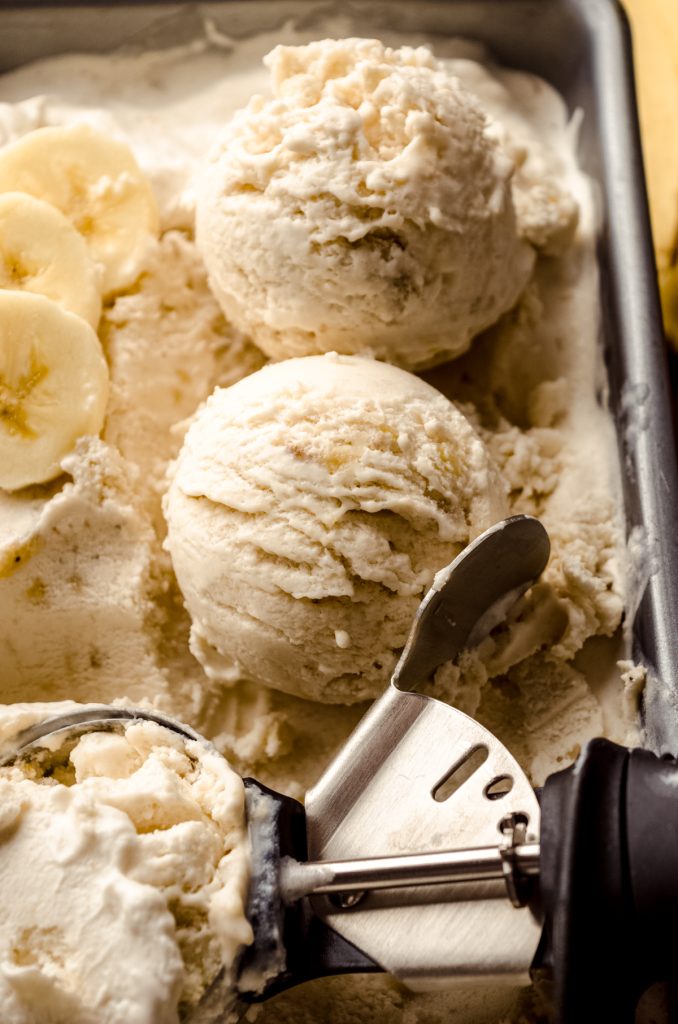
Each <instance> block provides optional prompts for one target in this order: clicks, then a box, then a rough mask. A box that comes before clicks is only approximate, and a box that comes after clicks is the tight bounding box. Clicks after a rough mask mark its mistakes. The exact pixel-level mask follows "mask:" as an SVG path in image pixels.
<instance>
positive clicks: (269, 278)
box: [197, 39, 534, 369]
mask: <svg viewBox="0 0 678 1024" xmlns="http://www.w3.org/2000/svg"><path fill="white" fill-rule="evenodd" d="M266 63H267V64H268V66H269V67H270V70H271V84H272V89H273V98H272V99H270V100H264V99H263V98H262V97H260V96H256V97H254V98H253V99H252V100H251V101H250V103H249V104H248V106H247V107H246V108H245V109H244V110H242V111H239V112H238V113H236V115H235V116H234V118H233V119H232V120H231V122H230V123H229V125H228V126H227V127H226V128H225V130H224V134H223V137H222V138H221V139H220V140H219V141H218V143H217V145H216V147H215V149H214V151H213V152H212V154H211V156H210V159H209V163H208V166H207V168H206V171H205V173H204V176H203V178H202V179H201V181H200V185H199V188H198V206H197V240H198V245H199V248H200V250H201V252H202V254H203V257H204V260H205V264H206V266H207V269H208V271H209V276H210V283H211V286H212V288H213V291H214V293H215V295H216V296H217V298H218V300H219V302H220V303H221V305H222V307H223V309H224V312H225V313H226V315H227V317H228V319H229V321H230V322H231V323H234V324H236V325H237V326H238V327H239V328H240V329H241V330H243V331H244V332H245V333H246V334H247V335H249V336H250V337H252V339H253V340H254V341H255V342H256V344H257V345H259V347H260V348H262V349H263V350H264V351H265V352H267V353H268V354H269V355H271V356H273V357H274V358H277V359H280V358H287V357H290V356H300V355H312V354H315V353H318V352H329V351H338V352H344V353H371V354H373V355H376V356H377V357H379V358H383V359H385V360H387V361H389V362H392V363H396V364H399V365H401V366H404V367H407V368H410V369H412V368H420V367H424V366H431V365H433V364H435V363H437V362H441V361H444V360H446V359H449V358H452V357H454V356H457V355H460V354H461V353H462V352H464V351H465V350H466V349H467V348H468V347H469V345H470V343H471V340H472V338H473V337H474V336H475V335H476V334H478V333H479V332H480V331H481V330H483V329H484V328H486V327H488V326H489V325H490V324H492V323H494V322H496V321H497V320H498V319H499V317H500V316H501V314H502V313H504V312H506V311H507V310H508V309H510V308H511V307H512V306H513V305H514V304H515V302H516V300H517V299H518V297H519V295H520V293H521V292H522V290H523V288H524V287H525V284H526V283H527V280H528V278H529V276H530V274H531V271H532V267H533V263H534V251H533V249H532V247H531V246H530V245H529V244H527V243H526V242H525V241H523V240H522V239H521V238H519V235H518V231H517V228H516V214H515V210H514V206H513V199H512V196H511V175H512V173H513V170H514V166H513V162H512V160H511V159H510V158H509V156H508V155H507V153H506V152H505V151H503V150H502V148H501V146H500V145H499V143H498V142H497V140H496V137H495V135H494V134H493V130H492V126H491V125H490V123H489V120H488V118H487V117H486V115H485V113H484V112H483V110H482V108H481V106H480V104H479V103H478V101H477V100H476V99H475V98H474V97H473V96H472V95H471V94H470V93H469V92H467V91H466V89H465V88H464V87H463V86H462V85H461V83H460V81H459V80H458V79H457V78H455V77H454V76H453V75H452V74H451V73H450V71H449V70H448V69H447V68H446V67H445V65H444V63H443V62H441V61H439V60H437V59H436V58H434V57H433V55H432V54H431V52H430V51H429V50H428V49H426V48H425V47H419V48H417V49H413V48H411V47H402V48H401V49H391V48H390V47H387V46H384V45H383V44H382V43H381V42H379V41H377V40H374V39H341V40H332V39H326V40H323V41H320V42H314V43H311V44H309V45H307V46H297V47H293V46H278V47H276V48H275V49H274V50H273V51H272V53H271V54H269V56H268V57H267V58H266Z"/></svg>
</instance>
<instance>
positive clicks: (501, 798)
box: [4, 516, 678, 1024]
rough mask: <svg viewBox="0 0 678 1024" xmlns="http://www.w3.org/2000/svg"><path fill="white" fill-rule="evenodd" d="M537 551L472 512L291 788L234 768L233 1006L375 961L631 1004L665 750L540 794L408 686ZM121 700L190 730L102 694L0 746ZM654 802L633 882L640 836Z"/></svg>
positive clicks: (606, 747) (510, 527) (217, 993)
mask: <svg viewBox="0 0 678 1024" xmlns="http://www.w3.org/2000/svg"><path fill="white" fill-rule="evenodd" d="M548 557H549V541H548V536H547V534H546V531H545V530H544V528H543V527H542V526H541V524H540V523H539V522H538V521H537V520H535V519H532V518H530V517H527V516H516V517H513V518H511V519H508V520H505V521H504V522H502V523H499V524H498V525H497V526H495V527H493V528H492V529H490V530H488V531H487V532H486V533H484V534H483V535H482V536H481V537H479V538H478V539H477V540H476V541H475V542H474V543H473V544H471V545H469V547H467V548H466V549H465V551H464V552H463V553H462V554H461V555H460V556H459V557H458V558H457V559H456V560H455V561H454V562H453V563H452V564H451V565H450V566H448V567H447V568H446V569H444V570H442V571H441V572H440V573H438V574H437V576H436V578H435V580H434V583H433V586H432V587H431V590H430V591H429V592H428V594H427V595H426V597H425V598H424V600H423V601H422V604H421V606H420V608H419V610H418V613H417V616H416V619H415V622H414V624H413V626H412V630H411V633H410V636H409V638H408V641H407V644H406V646H405V649H404V651H403V654H402V656H401V659H400V661H399V662H398V665H397V667H396V670H395V672H394V675H393V678H392V680H391V683H390V685H389V687H388V689H387V692H386V693H385V694H384V695H383V696H382V697H381V698H380V699H379V700H377V701H376V702H375V703H374V704H373V705H372V707H371V708H370V710H369V711H368V712H367V714H366V715H365V717H364V718H363V720H362V721H361V722H360V724H359V725H358V727H357V728H356V730H355V731H354V733H353V734H352V736H351V737H350V738H349V740H348V741H347V743H346V744H345V746H344V747H343V749H342V750H341V751H340V752H339V754H338V755H337V757H336V758H335V759H334V761H333V762H332V763H331V764H330V766H329V767H328V769H327V770H326V771H325V773H324V774H323V776H322V778H321V779H320V781H319V782H318V783H317V785H316V786H315V787H313V789H312V790H311V791H310V792H309V793H308V794H307V798H306V803H305V806H304V807H302V805H301V804H299V803H298V802H297V801H294V800H291V799H290V798H288V797H284V796H281V795H280V794H278V793H274V792H272V791H270V790H268V789H266V788H265V787H263V786H261V785H260V784H259V783H257V782H256V781H255V780H252V779H247V780H245V785H246V789H247V809H248V822H249V833H250V840H251V846H252V880H251V885H250V896H249V904H248V916H249V919H250V922H251V924H252V926H253V930H254V936H255V938H254V943H253V944H252V946H251V947H249V948H248V949H246V950H245V952H244V953H243V955H242V957H241V960H240V963H239V966H238V979H237V985H238V990H239V994H240V999H241V1004H240V1005H241V1006H243V1005H246V1004H247V1003H249V1002H252V1001H260V1000H262V999H267V998H270V997H271V996H272V995H274V994H275V993H276V992H279V991H281V990H282V989H284V988H287V987H290V986H291V985H294V984H298V983H299V982H303V981H306V980H309V979H311V978H314V977H320V976H325V975H328V974H337V973H348V972H359V973H364V972H367V971H380V970H386V971H389V972H390V973H392V974H393V975H395V976H396V977H398V978H399V979H400V980H401V981H403V982H404V983H405V984H406V985H408V986H409V987H410V988H412V989H414V990H432V989H439V988H446V987H448V986H450V985H451V984H452V983H453V982H455V981H463V980H467V981H468V980H474V979H476V980H477V979H478V978H479V977H483V978H491V979H493V980H494V981H502V980H503V981H507V982H509V983H513V984H517V983H521V982H522V983H525V982H527V981H528V980H529V978H530V976H531V975H532V976H533V977H534V976H537V977H540V978H543V977H547V978H549V979H553V983H554V986H555V1002H556V1007H557V1012H558V1014H559V1017H558V1019H559V1021H560V1022H561V1024H562V1022H568V1024H569V1022H570V1021H577V1024H582V1022H586V1021H588V1020H591V1021H594V1020H595V1021H596V1022H598V1021H600V1020H601V1019H614V1020H615V1024H620V1022H621V1021H623V1020H626V1019H628V1020H629V1021H631V1020H633V1006H634V1005H635V1000H636V999H637V997H638V995H639V993H640V991H642V986H643V985H644V984H645V983H646V982H647V981H648V980H653V979H654V978H655V977H661V976H663V975H662V974H661V972H660V973H659V974H658V973H657V970H658V968H657V963H658V962H659V961H658V960H657V957H656V956H655V957H654V959H653V958H652V957H648V950H650V951H652V950H654V949H656V943H653V942H651V941H650V940H649V939H648V938H647V934H646V933H647V927H645V930H644V931H642V929H641V931H642V934H643V935H644V939H643V943H644V947H643V948H642V949H640V950H639V951H638V958H637V962H635V963H632V962H631V959H632V956H633V953H634V951H636V946H637V936H635V938H634V929H635V930H636V931H637V930H638V928H639V927H640V926H641V925H643V926H646V925H647V921H648V920H651V921H653V922H654V923H655V925H656V926H657V928H658V929H659V932H660V933H661V935H664V934H665V930H666V927H668V924H669V920H670V919H671V924H672V923H673V920H675V910H676V908H678V871H675V872H674V873H675V877H676V881H675V882H672V883H671V884H668V882H667V883H666V884H665V886H664V891H665V893H668V895H667V900H668V906H669V907H670V908H672V910H673V917H671V913H670V912H667V907H666V905H665V903H663V902H662V898H660V897H659V896H658V888H657V886H658V879H659V878H660V877H663V875H665V874H666V869H664V871H663V875H662V871H660V870H659V865H660V864H661V861H662V856H665V857H666V858H667V861H668V858H670V857H673V859H674V861H675V862H677V863H678V814H676V813H675V812H674V813H673V815H671V814H670V813H669V812H670V809H671V808H672V807H673V806H674V805H675V802H676V800H677V799H678V768H676V766H675V763H674V762H670V763H669V762H666V761H659V760H658V759H657V758H655V757H654V755H652V754H650V753H649V752H647V751H634V752H632V753H631V754H629V752H628V751H627V750H625V749H624V748H621V747H617V746H615V745H614V744H611V743H608V742H607V741H604V740H596V741H593V742H592V743H591V744H589V745H588V747H587V748H586V750H585V751H584V753H583V754H582V756H581V758H580V759H579V761H578V762H577V764H576V765H575V766H574V767H573V768H571V769H567V770H566V771H565V772H560V773H558V774H557V775H555V776H552V777H551V778H550V779H549V780H548V781H547V784H546V787H545V789H544V791H543V793H542V795H541V808H540V802H539V800H538V798H537V795H536V794H535V792H534V790H533V789H532V787H531V786H530V784H529V781H528V779H527V777H526V776H525V774H524V772H523V771H522V770H521V768H520V766H519V765H518V763H517V762H516V761H515V759H514V758H513V757H512V756H511V754H510V753H509V752H508V751H507V750H506V748H505V747H504V746H503V745H502V744H501V743H500V742H499V741H498V740H497V739H496V737H495V736H493V735H492V734H491V733H490V732H489V731H488V730H486V729H484V728H483V727H482V726H481V725H479V724H478V723H477V722H475V721H473V720H472V719H470V718H468V717H467V716H466V715H464V714H462V713H461V712H459V711H457V710H455V709H454V708H451V707H449V706H447V705H445V704H442V703H441V702H440V701H437V700H435V699H433V698H431V697H427V696H425V695H423V694H421V693H417V692H416V687H417V686H418V685H420V684H421V683H423V682H424V681H425V680H426V679H427V678H428V677H429V676H430V674H431V673H432V672H433V671H434V670H435V669H436V668H437V667H438V666H439V665H442V664H444V663H445V662H447V661H449V660H451V659H453V658H454V657H456V656H457V654H458V653H459V652H460V651H461V650H462V649H464V648H466V647H472V646H473V645H474V644H476V643H478V642H479V641H480V640H481V639H482V638H483V637H484V636H486V635H487V634H488V633H489V632H490V631H491V630H492V628H494V626H496V625H498V624H499V623H500V622H501V621H502V619H503V618H504V617H505V615H506V613H507V611H508V610H509V608H510V607H511V606H512V605H513V604H514V602H515V601H516V600H517V599H518V597H520V596H521V595H522V594H523V593H524V592H525V591H526V590H527V589H528V588H529V587H530V586H531V585H532V584H533V583H534V582H535V581H536V580H537V579H538V577H539V576H540V574H541V572H542V571H543V569H544V567H545V565H546V563H547V561H548ZM138 718H141V719H150V720H152V721H154V722H157V723H158V724H160V725H164V726H166V727H167V728H170V729H172V730H173V731H175V732H178V733H179V734H180V735H182V736H184V737H186V738H190V739H198V740H201V741H202V742H204V743H207V741H206V740H204V739H203V738H202V737H200V736H199V735H198V734H197V733H195V732H194V731H193V730H192V729H190V728H188V727H186V726H183V725H180V724H178V723H176V722H174V721H173V720H172V719H168V718H166V717H165V716H163V715H159V714H154V713H149V712H145V711H137V710H135V709H118V708H107V707H102V708H101V709H87V710H86V711H82V712H76V713H75V714H72V715H66V716H59V717H58V718H55V719H51V720H48V721H46V722H42V723H40V724H39V725H38V726H35V727H32V728H31V729H29V730H27V731H26V732H25V733H23V734H22V735H21V736H20V737H19V738H18V740H17V745H16V746H15V747H14V749H13V750H12V751H11V752H8V753H7V756H6V757H5V761H4V763H7V762H8V761H9V760H14V759H16V758H17V757H22V756H26V755H32V754H33V753H35V752H36V751H37V750H39V749H40V748H41V747H44V746H48V747H49V748H50V749H54V746H55V745H57V746H59V747H60V748H61V747H62V746H63V745H64V744H66V743H74V742H76V740H77V738H78V737H79V736H81V735H82V734H83V733H84V732H87V731H92V730H100V729H124V728H125V727H126V725H128V724H129V722H130V720H134V719H138ZM582 780H587V781H586V784H585V785H584V784H583V781H582ZM671 787H673V789H672V788H671ZM651 794H654V795H653V796H652V798H650V797H651ZM662 801H663V802H664V803H663V805H662ZM660 805H662V806H661V807H660ZM655 811H659V812H660V817H659V818H658V819H657V820H656V821H654V824H653V828H654V832H653V834H654V837H655V846H656V850H655V852H654V854H653V858H654V860H653V866H654V875H653V880H652V881H650V882H648V881H647V878H646V876H645V874H644V871H643V865H644V864H645V863H646V855H647V842H645V841H644V840H645V839H646V838H647V827H648V821H649V820H650V819H651V817H652V813H654V812H655ZM661 812H663V813H661ZM648 816H649V817H648ZM540 819H541V827H540ZM674 820H675V821H676V826H675V828H673V826H671V829H668V831H667V830H666V828H664V831H663V832H662V828H663V826H665V824H666V822H667V821H670V822H673V821H674ZM540 842H541V846H540ZM673 855H675V856H673ZM644 858H645V859H644ZM634 871H635V876H634ZM659 889H661V886H659ZM638 900H640V903H638ZM637 903H638V905H636V904H637ZM648 915H650V916H649V917H648ZM652 915H654V916H652ZM664 962H665V960H661V963H662V964H663V963H664ZM620 966H622V968H623V971H624V972H625V973H623V974H622V976H621V978H619V977H614V975H611V978H613V979H614V986H613V987H614V996H613V997H611V996H610V992H609V990H607V986H604V988H605V989H606V990H605V992H604V997H601V998H600V999H598V1000H596V995H595V993H594V994H593V995H591V991H590V988H591V984H592V983H593V979H594V972H595V979H596V985H595V986H594V989H595V990H596V991H598V988H597V987H596V986H599V981H600V977H601V974H602V976H604V974H605V968H606V967H607V968H608V969H609V971H610V972H612V971H614V973H615V974H618V973H619V967H620ZM610 984H611V982H610ZM227 998H230V1005H231V1006H232V980H231V979H230V978H227V977H226V976H225V974H223V975H222V976H220V977H218V978H217V979H216V981H215V983H214V984H213V985H212V986H211V988H210V989H209V990H208V992H207V993H206V994H205V996H204V998H203V1000H202V1002H201V1004H200V1006H199V1007H198V1008H197V1009H196V1010H195V1011H194V1012H193V1014H192V1015H191V1018H190V1021H191V1024H212V1022H216V1021H220V1020H223V1019H224V1007H225V1005H226V1000H227ZM601 999H602V1000H603V1001H602V1002H601ZM603 1003H604V1012H603V1010H602V1009H601V1008H602V1007H603ZM612 1010H614V1012H612ZM611 1013H612V1015H610V1014H611Z"/></svg>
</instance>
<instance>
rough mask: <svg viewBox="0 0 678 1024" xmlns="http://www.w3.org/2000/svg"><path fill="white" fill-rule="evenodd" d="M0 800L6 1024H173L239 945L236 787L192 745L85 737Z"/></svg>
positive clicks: (240, 861) (138, 737) (0, 778)
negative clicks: (54, 1023) (40, 1023)
mask: <svg viewBox="0 0 678 1024" xmlns="http://www.w3.org/2000/svg"><path fill="white" fill-rule="evenodd" d="M28 710H29V711H30V712H31V713H32V714H35V713H36V711H37V710H38V709H36V708H33V709H30V708H29V709H28ZM45 711H46V708H45ZM4 731H6V729H5V730H4ZM45 758H46V759H47V761H45ZM0 794H1V795H2V811H1V815H0V826H1V827H0V892H1V893H2V899H3V904H4V906H5V913H4V914H3V919H2V922H0V964H1V969H0V999H2V1007H3V1011H2V1017H3V1021H5V1022H7V1024H34V1022H35V1021H47V1020H60V1021H61V1020H68V1021H70V1022H72V1024H93V1022H94V1021H96V1022H97V1024H123V1022H124V1024H177V1022H178V1020H179V1019H180V1016H181V1014H182V1013H183V1012H184V1011H185V1010H187V1009H188V1008H190V1007H191V1006H194V1005H196V1004H197V1002H198V1001H199V1000H200V997H201V996H202V994H203V992H204V991H205V990H206V988H207V986H208V985H209V984H210V983H211V981H212V980H213V979H214V977H215V976H216V975H217V974H218V973H219V971H220V970H221V969H222V967H224V968H226V970H227V971H230V970H231V969H232V967H233V963H234V959H235V957H236V954H237V952H238V950H239V949H240V948H241V947H242V946H243V945H245V944H247V943H249V942H250V941H251V929H250V926H249V923H248V921H247V919H246V917H245V913H244V899H245V894H246V889H247V880H248V872H249V853H248V845H247V840H246V832H245V821H244V790H243V785H242V781H241V780H240V778H239V777H238V776H237V775H236V774H235V772H233V771H232V770H231V769H230V768H229V766H228V764H227V763H226V762H225V761H224V760H223V759H222V758H221V757H219V755H218V754H217V753H216V752H212V751H209V750H208V749H207V748H206V747H205V746H203V744H201V743H199V742H198V741H188V742H185V741H184V740H183V739H182V738H181V737H179V736H177V735H175V734H173V733H171V732H169V731H168V730H167V729H164V728H162V727H161V726H158V725H156V724H155V723H152V722H144V723H134V724H132V725H130V726H129V727H128V728H127V729H126V731H125V732H124V734H123V735H118V734H115V733H101V732H99V733H90V734H87V735H85V736H84V737H83V738H82V739H80V740H79V741H78V743H77V744H76V746H75V747H74V749H73V750H72V751H71V753H70V755H68V754H62V753H61V752H59V751H56V752H55V753H54V754H50V753H42V754H41V755H40V759H37V756H36V759H34V760H31V761H28V762H23V761H19V762H17V764H16V765H15V766H12V767H9V768H3V769H1V770H0ZM227 1010H228V1007H224V1011H225V1012H226V1011H227ZM226 1019H227V1018H226Z"/></svg>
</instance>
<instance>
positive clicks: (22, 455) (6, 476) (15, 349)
mask: <svg viewBox="0 0 678 1024" xmlns="http://www.w3.org/2000/svg"><path fill="white" fill-rule="evenodd" d="M107 399H108V367H107V365H106V360H105V359H104V355H103V352H102V349H101V344H100V343H99V339H98V338H97V336H96V334H95V332H94V331H93V330H92V328H91V327H90V326H89V324H88V323H86V322H85V321H84V320H83V319H81V317H79V316H74V314H73V313H67V312H65V310H63V309H62V308H61V307H60V306H57V304H56V303H55V302H52V301H51V300H50V299H46V298H44V297H43V296H42V295H32V294H30V293H29V292H12V291H4V292H0V487H3V488H5V489H6V490H10V491H13V490H17V489H18V488H19V487H26V486H27V485H28V484H38V483H44V482H45V481H47V480H52V479H53V478H54V477H55V476H58V475H59V473H60V472H61V468H60V465H59V463H60V462H61V459H63V457H64V456H65V455H67V454H68V453H69V452H70V451H72V450H73V448H74V446H75V443H76V441H77V439H78V438H79V437H82V436H83V435H84V434H98V433H99V431H100V430H101V427H102V424H103V421H104V413H105V410H106V401H107Z"/></svg>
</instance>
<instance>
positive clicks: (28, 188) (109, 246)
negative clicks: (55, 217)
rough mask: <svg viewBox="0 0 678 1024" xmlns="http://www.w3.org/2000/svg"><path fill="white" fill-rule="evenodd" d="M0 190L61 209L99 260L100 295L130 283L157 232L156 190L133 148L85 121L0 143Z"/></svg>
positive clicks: (31, 133) (94, 257) (113, 291)
mask: <svg viewBox="0 0 678 1024" xmlns="http://www.w3.org/2000/svg"><path fill="white" fill-rule="evenodd" d="M0 192H28V193H29V194H30V195H32V196H35V197H36V198H38V199H44V200H46V201H47V202H48V203H51V204H52V206H56V207H57V209H59V210H61V212H62V213H63V214H64V215H65V216H66V217H67V218H68V219H69V220H70V221H71V223H72V224H73V225H74V227H76V228H77V229H78V231H79V232H80V234H81V235H83V236H84V238H85V241H86V242H87V245H88V246H89V250H90V254H91V256H92V258H93V259H94V261H95V262H96V263H100V264H101V265H102V267H103V292H104V295H105V296H109V295H112V294H113V293H115V292H118V291H120V290H121V289H123V288H127V287H128V286H129V285H131V284H133V283H134V281H135V280H136V278H137V277H138V275H139V272H140V269H141V264H142V261H143V257H144V254H145V253H146V251H147V248H148V245H149V244H150V243H151V242H152V240H153V239H155V238H157V237H158V231H159V222H158V209H157V206H156V202H155V198H154V196H153V191H152V189H151V186H150V183H149V181H148V179H147V178H146V177H145V175H144V174H143V172H142V171H141V169H140V168H139V165H138V164H137V162H136V160H135V159H134V157H133V155H132V153H131V151H130V149H129V148H128V147H127V146H126V145H125V144H124V143H122V142H118V141H117V140H116V139H111V138H109V137H108V136H107V135H102V134H101V132H97V131H95V130H94V129H93V128H90V127H88V126H87V125H81V124H76V125H70V126H68V127H64V128H37V129H36V130H35V131H33V132H29V133H28V134H27V135H24V136H23V138H21V139H19V140H18V141H17V142H14V143H12V144H11V145H9V146H5V147H4V148H2V149H0Z"/></svg>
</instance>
